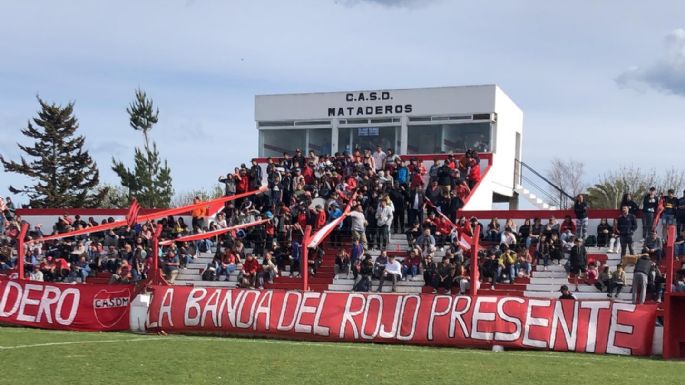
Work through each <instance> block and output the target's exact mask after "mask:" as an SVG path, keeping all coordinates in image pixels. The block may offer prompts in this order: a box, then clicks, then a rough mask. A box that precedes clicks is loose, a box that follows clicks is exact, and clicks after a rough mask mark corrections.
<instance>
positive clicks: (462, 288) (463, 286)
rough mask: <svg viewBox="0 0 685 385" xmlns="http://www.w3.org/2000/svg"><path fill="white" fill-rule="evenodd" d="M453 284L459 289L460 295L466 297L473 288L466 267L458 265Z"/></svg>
mask: <svg viewBox="0 0 685 385" xmlns="http://www.w3.org/2000/svg"><path fill="white" fill-rule="evenodd" d="M453 283H454V284H456V285H457V287H458V288H459V295H465V294H466V292H467V291H468V290H469V289H470V287H471V276H470V275H469V272H468V270H467V269H466V267H464V265H457V268H456V271H455V273H454V279H453Z"/></svg>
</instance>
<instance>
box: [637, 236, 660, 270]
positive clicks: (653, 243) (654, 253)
mask: <svg viewBox="0 0 685 385" xmlns="http://www.w3.org/2000/svg"><path fill="white" fill-rule="evenodd" d="M642 253H647V254H649V257H650V258H652V259H653V260H656V263H657V265H660V264H661V259H662V257H663V242H662V240H661V237H659V236H658V235H657V233H656V231H650V232H648V233H647V238H645V243H644V245H643V246H642Z"/></svg>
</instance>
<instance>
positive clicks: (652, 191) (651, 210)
mask: <svg viewBox="0 0 685 385" xmlns="http://www.w3.org/2000/svg"><path fill="white" fill-rule="evenodd" d="M658 205H659V200H658V199H657V197H656V188H655V187H650V188H649V192H648V193H647V194H645V196H644V197H643V198H642V239H643V240H644V239H645V238H647V233H648V232H649V231H651V230H652V228H653V225H654V215H655V214H656V211H657V207H658ZM633 231H635V230H633ZM621 243H623V242H621ZM630 254H633V252H632V251H631V252H630ZM623 255H624V254H623V253H621V256H623Z"/></svg>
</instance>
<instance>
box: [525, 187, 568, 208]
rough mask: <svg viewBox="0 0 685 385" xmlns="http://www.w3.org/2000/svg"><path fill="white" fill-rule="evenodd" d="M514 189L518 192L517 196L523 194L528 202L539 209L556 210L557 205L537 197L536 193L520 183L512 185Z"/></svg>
mask: <svg viewBox="0 0 685 385" xmlns="http://www.w3.org/2000/svg"><path fill="white" fill-rule="evenodd" d="M514 191H516V192H517V193H518V194H519V196H523V197H524V198H526V200H527V201H528V202H530V203H531V204H532V205H533V206H535V207H537V208H539V209H542V210H558V209H559V207H557V206H554V205H551V204H549V203H547V202H545V201H543V200H542V199H540V198H538V196H537V195H535V194H533V193H532V192H531V191H530V190H528V189H527V188H525V187H523V186H521V185H517V186H516V187H514Z"/></svg>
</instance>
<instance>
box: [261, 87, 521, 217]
mask: <svg viewBox="0 0 685 385" xmlns="http://www.w3.org/2000/svg"><path fill="white" fill-rule="evenodd" d="M255 120H256V123H257V129H258V130H259V156H260V157H269V156H273V157H279V156H282V155H283V152H286V151H287V152H289V153H291V154H292V152H293V151H294V150H295V149H296V148H300V149H302V150H303V152H305V153H308V152H309V151H310V150H313V151H315V152H316V153H317V154H335V153H336V152H349V151H352V150H354V149H357V148H360V149H366V148H370V149H372V150H373V149H375V148H376V146H377V145H381V146H382V147H383V148H384V149H388V148H391V149H393V150H394V151H395V152H397V153H398V154H400V155H413V154H415V155H419V154H439V153H452V152H453V153H463V152H464V151H466V149H468V148H474V149H476V150H478V151H479V152H481V153H491V154H492V156H491V159H492V162H491V163H490V161H489V159H488V158H489V156H484V159H488V160H484V162H485V163H484V164H482V172H483V173H484V178H483V181H482V182H481V185H480V186H479V188H478V191H477V192H476V193H475V194H474V196H473V197H472V198H471V200H470V201H469V204H468V205H467V207H466V208H467V209H471V210H488V209H491V208H492V203H493V202H509V201H511V198H512V197H514V196H515V193H514V187H515V183H514V179H515V174H516V173H515V169H516V162H515V159H520V157H521V139H522V132H523V112H522V111H521V110H520V109H519V108H518V106H516V104H515V103H514V102H513V101H512V100H511V99H510V98H509V97H508V96H507V95H506V94H505V93H504V91H502V90H501V89H500V88H499V87H498V86H496V85H479V86H458V87H435V88H417V89H398V90H366V91H347V92H322V93H308V94H284V95H257V96H256V97H255ZM486 171H487V172H486Z"/></svg>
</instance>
